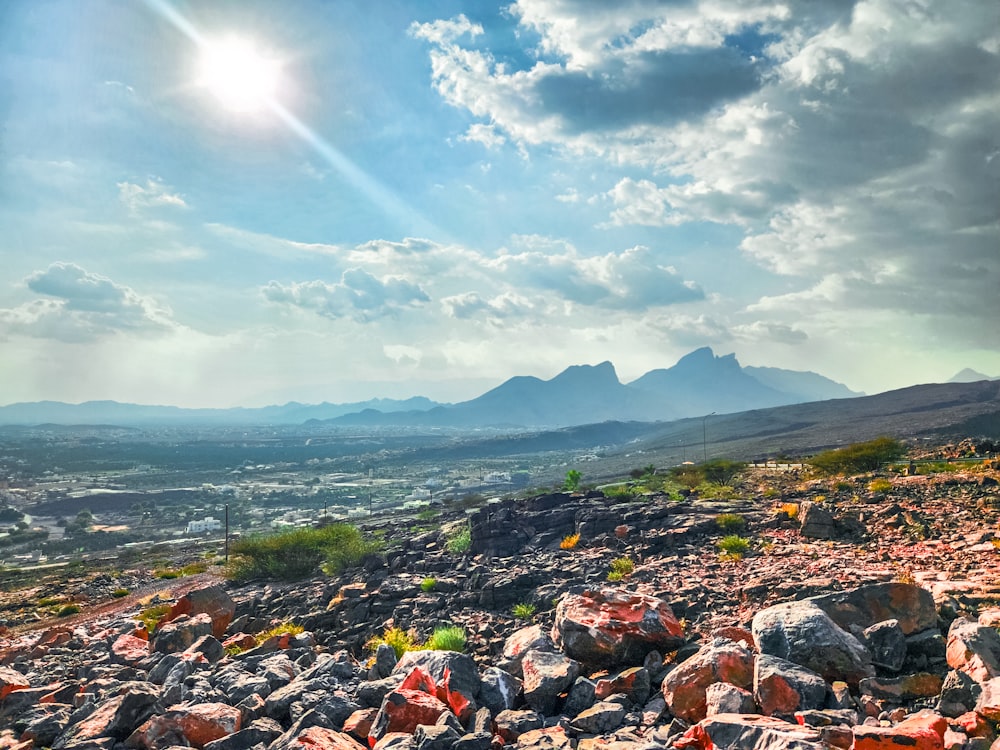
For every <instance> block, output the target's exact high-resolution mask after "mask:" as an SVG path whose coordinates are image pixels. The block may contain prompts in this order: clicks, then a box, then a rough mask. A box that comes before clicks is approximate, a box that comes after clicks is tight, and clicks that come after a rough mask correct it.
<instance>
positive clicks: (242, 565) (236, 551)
mask: <svg viewBox="0 0 1000 750" xmlns="http://www.w3.org/2000/svg"><path fill="white" fill-rule="evenodd" d="M375 549H376V547H375V545H373V544H371V543H369V542H367V541H365V539H364V538H363V537H362V535H361V532H360V531H358V529H356V528H355V527H354V526H350V525H348V524H331V525H329V526H324V527H322V528H319V529H295V530H293V531H286V532H282V533H280V534H271V535H268V536H255V537H248V538H246V539H239V540H237V541H236V542H233V544H232V545H231V546H230V552H231V555H232V557H231V558H230V562H229V565H228V566H227V568H226V576H227V577H228V578H230V579H232V580H235V581H249V580H253V579H258V578H274V579H279V580H286V581H293V580H296V579H299V578H305V577H307V576H311V575H314V574H315V573H316V571H317V570H318V569H319V567H320V565H322V564H324V563H325V565H324V570H325V571H326V572H327V573H328V574H330V575H335V574H337V573H339V572H340V571H341V570H343V569H344V568H348V567H350V566H352V565H357V564H358V563H359V562H360V561H361V560H362V559H363V558H364V557H365V555H368V554H370V553H372V552H373V551H375Z"/></svg>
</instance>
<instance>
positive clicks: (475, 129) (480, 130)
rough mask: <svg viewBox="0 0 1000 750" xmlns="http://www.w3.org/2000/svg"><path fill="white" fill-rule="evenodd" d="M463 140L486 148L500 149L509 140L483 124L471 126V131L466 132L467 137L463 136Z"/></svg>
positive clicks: (491, 127)
mask: <svg viewBox="0 0 1000 750" xmlns="http://www.w3.org/2000/svg"><path fill="white" fill-rule="evenodd" d="M462 140H463V141H468V142H470V143H481V144H482V145H484V146H486V148H499V147H500V146H502V145H503V144H504V143H506V142H507V139H506V138H504V137H503V136H502V135H501V134H500V133H498V132H497V130H496V128H494V127H493V126H492V125H486V124H484V123H481V122H477V123H473V124H472V125H470V126H469V129H468V130H467V131H465V135H463V136H462Z"/></svg>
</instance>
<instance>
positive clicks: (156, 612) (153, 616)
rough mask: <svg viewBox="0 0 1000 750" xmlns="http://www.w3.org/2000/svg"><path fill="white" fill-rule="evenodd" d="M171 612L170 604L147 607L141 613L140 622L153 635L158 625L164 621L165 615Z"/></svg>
mask: <svg viewBox="0 0 1000 750" xmlns="http://www.w3.org/2000/svg"><path fill="white" fill-rule="evenodd" d="M169 611H170V605H169V604H157V605H156V606H154V607H147V608H146V609H144V610H143V611H142V612H140V613H139V622H140V623H141V624H142V625H144V626H145V628H146V631H147V632H148V633H149V634H150V635H152V634H153V632H154V631H155V630H156V626H157V624H158V623H159V622H160V620H162V619H163V617H164V615H166V614H167V612H169Z"/></svg>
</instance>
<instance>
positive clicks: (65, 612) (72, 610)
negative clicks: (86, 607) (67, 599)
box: [56, 604, 80, 617]
mask: <svg viewBox="0 0 1000 750" xmlns="http://www.w3.org/2000/svg"><path fill="white" fill-rule="evenodd" d="M79 612H80V608H79V607H78V606H77V605H76V604H66V605H64V606H62V607H60V608H59V611H58V612H57V613H56V617H69V616H70V615H75V614H79Z"/></svg>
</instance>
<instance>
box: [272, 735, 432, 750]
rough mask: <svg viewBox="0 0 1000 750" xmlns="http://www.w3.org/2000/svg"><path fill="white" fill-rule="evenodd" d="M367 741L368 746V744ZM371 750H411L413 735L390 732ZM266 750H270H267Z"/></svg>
mask: <svg viewBox="0 0 1000 750" xmlns="http://www.w3.org/2000/svg"><path fill="white" fill-rule="evenodd" d="M370 742H371V741H370V740H369V744H370ZM371 748H372V750H412V749H413V735H412V734H410V733H409V732H391V733H390V734H387V735H386V736H385V737H383V738H382V739H380V740H379V741H378V742H376V743H375V744H374V745H373V746H371ZM267 750H272V749H271V748H268V749H267Z"/></svg>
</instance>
